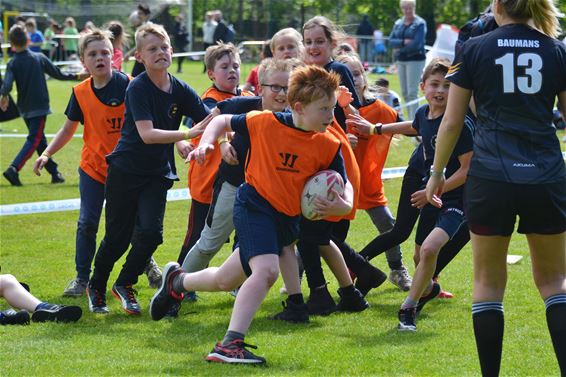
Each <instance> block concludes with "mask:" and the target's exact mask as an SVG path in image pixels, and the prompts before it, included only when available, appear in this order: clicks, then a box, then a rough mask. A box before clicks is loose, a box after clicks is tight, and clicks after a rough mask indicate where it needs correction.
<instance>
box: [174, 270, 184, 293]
mask: <svg viewBox="0 0 566 377" xmlns="http://www.w3.org/2000/svg"><path fill="white" fill-rule="evenodd" d="M183 280H185V273H180V274H179V275H177V276H175V277H174V278H173V283H172V284H171V285H172V286H173V290H174V291H175V293H183V292H185V286H184V284H183Z"/></svg>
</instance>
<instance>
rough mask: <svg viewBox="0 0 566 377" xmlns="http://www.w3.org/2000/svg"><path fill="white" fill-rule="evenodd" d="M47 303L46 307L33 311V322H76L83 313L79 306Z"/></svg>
mask: <svg viewBox="0 0 566 377" xmlns="http://www.w3.org/2000/svg"><path fill="white" fill-rule="evenodd" d="M48 305H49V307H47V308H42V309H37V310H36V311H35V312H33V314H32V315H31V320H32V321H34V322H47V321H50V322H77V321H78V320H79V319H80V318H81V316H82V315H83V310H82V309H81V308H80V306H65V305H54V304H48Z"/></svg>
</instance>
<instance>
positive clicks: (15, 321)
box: [0, 309, 29, 325]
mask: <svg viewBox="0 0 566 377" xmlns="http://www.w3.org/2000/svg"><path fill="white" fill-rule="evenodd" d="M0 325H29V313H28V312H26V311H25V310H20V311H15V310H14V309H7V310H4V311H2V312H0Z"/></svg>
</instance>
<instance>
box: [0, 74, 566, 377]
mask: <svg viewBox="0 0 566 377" xmlns="http://www.w3.org/2000/svg"><path fill="white" fill-rule="evenodd" d="M246 68H248V67H246ZM200 69H201V65H200V63H190V64H186V66H185V72H187V73H185V74H182V75H180V77H181V78H182V79H184V80H186V81H187V82H188V83H189V84H190V85H192V86H194V87H195V89H196V90H197V91H199V92H202V91H203V90H204V89H205V88H206V87H207V86H208V85H209V81H208V79H207V78H206V77H205V76H204V75H202V74H200ZM242 76H244V75H243V74H242ZM389 78H390V79H391V81H392V82H393V84H392V87H393V88H395V87H396V86H397V84H396V82H397V81H396V78H395V77H392V76H389ZM71 86H72V83H68V82H57V81H53V80H50V81H49V88H50V93H51V104H52V108H53V112H54V114H52V115H50V116H49V117H48V122H47V133H54V132H56V130H57V129H58V128H59V127H60V125H62V124H63V121H64V115H63V111H64V109H65V106H66V103H67V100H68V96H69V93H70V88H71ZM0 127H1V128H2V129H3V132H4V133H6V132H12V131H13V130H16V131H17V132H19V133H24V132H25V125H24V124H23V121H22V120H21V119H18V120H15V121H13V122H9V123H3V124H1V125H0ZM79 132H82V131H81V130H80V129H79ZM562 135H563V134H561V135H560V137H562ZM22 142H23V139H7V138H1V139H0V148H1V150H0V166H1V167H2V168H5V167H6V166H7V165H8V164H9V163H10V161H11V159H12V158H13V156H14V155H15V153H16V152H17V150H18V149H19V148H20V146H21V143H22ZM80 148H81V140H79V139H73V141H71V143H70V144H69V145H68V146H66V147H65V149H64V150H62V151H61V152H60V153H58V154H57V155H56V156H55V158H56V160H57V162H58V163H59V164H60V166H61V170H62V172H63V173H64V174H65V177H66V178H67V182H66V183H65V184H63V185H57V186H52V185H51V184H49V179H48V178H49V177H45V176H42V177H40V178H37V177H35V176H34V175H33V173H32V172H31V163H32V162H33V161H32V160H30V161H29V162H28V164H27V165H26V167H25V168H24V170H23V172H22V174H21V178H22V181H23V183H24V186H23V187H20V188H15V187H10V186H8V185H7V184H6V182H5V181H4V180H2V181H0V203H1V204H8V203H19V202H28V201H40V200H55V199H67V198H76V197H78V175H77V173H76V169H77V167H78V160H79V155H80ZM412 149H413V144H412V141H411V140H409V139H406V138H402V139H401V140H400V141H398V142H397V145H396V146H395V147H393V148H392V149H391V152H390V154H389V157H388V161H387V166H389V167H393V166H404V165H405V164H406V161H407V159H408V156H409V154H410V152H411V151H412ZM178 166H179V167H181V168H180V169H179V171H180V173H181V181H180V182H177V183H176V184H175V186H174V188H184V187H186V169H183V168H182V166H183V163H182V161H180V160H179V161H178ZM400 183H401V181H400V180H398V179H397V180H390V181H387V182H386V183H385V189H386V192H387V194H388V197H389V199H390V208H391V209H392V210H393V211H395V210H396V207H397V197H398V194H399V188H400ZM188 208H189V202H188V201H180V202H171V203H169V204H168V205H167V211H166V216H165V237H164V238H165V241H164V243H163V245H161V246H160V247H159V249H158V250H157V252H156V254H155V258H156V260H157V261H158V263H159V264H160V265H163V264H165V263H166V262H167V261H170V260H174V259H176V257H177V255H178V252H179V249H180V245H181V243H182V240H183V237H184V234H185V229H186V226H187V211H188ZM77 216H78V213H77V212H76V211H75V212H58V213H47V214H37V215H23V216H3V217H0V242H1V244H0V264H1V265H2V273H11V274H14V275H15V276H17V277H18V278H19V279H20V280H22V281H26V282H28V283H29V284H30V285H31V288H32V292H33V293H34V294H35V295H36V296H38V297H40V298H41V299H43V300H47V301H50V302H55V303H63V304H76V305H80V306H81V307H82V308H83V312H84V315H83V318H82V319H81V320H80V321H79V322H78V323H76V324H72V325H59V324H51V323H47V324H31V325H30V326H26V327H14V326H11V327H2V328H1V329H0V333H1V335H0V363H1V368H2V373H1V374H2V376H28V375H29V376H31V375H69V376H91V375H101V376H103V375H107V376H114V375H236V376H239V375H270V376H271V375H296V374H298V375H317V376H318V375H401V376H412V375H419V376H420V375H423V376H432V375H439V376H442V375H451V376H461V375H479V373H480V372H479V366H478V362H477V357H476V351H475V344H474V339H473V334H472V325H471V311H470V306H471V287H472V264H471V250H470V247H469V245H468V246H467V247H466V248H464V249H463V250H462V252H461V253H460V255H459V256H458V257H457V258H456V259H455V260H454V261H453V263H452V264H451V265H450V266H449V267H448V268H447V269H446V270H445V272H444V273H443V274H442V278H441V282H442V284H443V286H444V287H445V288H446V289H447V290H450V291H451V292H453V293H454V294H455V295H456V297H455V298H454V299H453V300H438V301H436V302H433V303H431V304H429V305H428V306H427V309H426V310H425V311H424V312H423V314H422V315H421V317H420V318H419V322H418V326H419V330H418V332H417V333H415V334H403V333H397V331H396V330H395V326H396V324H397V321H396V312H397V310H398V307H399V305H400V303H401V302H402V300H403V299H404V297H405V296H406V295H405V294H404V293H402V292H399V291H398V290H396V289H394V287H393V286H392V285H391V284H389V283H385V284H384V285H383V286H382V287H380V288H378V289H377V290H375V291H372V292H371V293H370V294H369V296H368V301H369V302H370V304H371V307H370V309H368V310H366V311H365V312H363V313H359V314H349V315H348V314H337V315H332V316H330V317H315V318H312V321H311V323H310V324H308V325H291V324H287V323H274V322H272V321H269V320H268V319H267V317H268V316H269V315H270V314H273V313H275V312H277V311H279V310H280V309H281V303H280V302H281V301H282V300H283V299H284V298H283V297H281V296H280V295H279V293H278V292H279V287H280V286H281V281H278V282H277V283H276V285H275V287H274V289H272V291H271V292H270V293H269V294H268V296H267V298H266V300H265V302H264V304H263V305H262V306H261V308H260V311H259V312H258V314H257V316H256V318H255V320H254V322H253V323H252V326H251V329H250V332H249V335H248V339H247V340H248V341H249V342H250V343H253V344H257V345H258V346H259V347H260V348H259V350H258V354H260V355H263V356H265V357H266V358H267V359H268V363H269V366H268V368H249V367H231V366H224V365H211V364H207V363H205V362H204V361H203V357H204V356H205V355H206V354H207V352H208V351H210V349H211V348H212V346H213V344H214V342H216V341H217V340H219V339H221V337H222V336H223V335H224V332H225V330H226V327H227V324H228V321H229V318H230V313H231V309H232V304H233V298H232V296H230V295H229V294H227V293H200V294H199V296H200V299H199V301H198V302H196V303H193V304H187V305H184V306H183V308H182V310H181V315H180V318H179V319H177V320H175V321H167V320H164V321H161V322H153V321H151V319H150V318H149V315H148V313H147V305H148V303H149V300H150V298H151V295H152V294H153V292H154V291H153V290H152V289H150V288H148V286H147V282H146V279H145V277H143V276H142V277H141V278H140V283H139V284H138V285H137V289H138V290H139V301H140V303H141V305H142V308H143V310H144V312H143V314H142V316H141V317H140V318H132V317H128V316H127V315H125V314H124V313H123V312H122V311H121V310H120V307H119V304H118V302H117V300H115V299H114V298H113V297H111V295H109V297H108V303H109V306H110V309H111V314H109V315H107V316H95V315H93V314H91V313H90V312H88V306H87V304H86V300H85V299H67V298H62V297H61V293H62V291H63V288H64V287H65V285H66V283H67V282H68V281H69V280H70V279H71V278H72V277H73V276H74V243H75V229H76V220H77ZM375 234H376V231H375V228H374V227H373V225H372V224H371V222H370V221H369V218H368V216H367V215H366V214H365V213H363V212H361V211H360V212H359V213H358V216H357V218H356V220H355V221H354V222H353V224H352V227H351V231H350V235H349V239H348V240H349V242H350V243H351V244H352V246H353V247H355V248H356V249H357V250H359V249H360V248H361V247H363V246H364V245H365V244H366V243H367V242H368V241H369V240H370V239H371V238H372V237H374V236H375ZM102 235H103V228H102V227H101V231H100V233H99V240H100V238H101V237H102ZM412 242H413V238H410V240H409V241H408V242H406V243H405V244H404V245H403V248H402V249H403V251H404V253H405V263H406V264H407V265H408V266H410V270H411V271H412V270H413V268H412V262H411V259H412V249H413V246H412ZM228 253H229V249H228V246H225V247H224V249H223V250H222V252H221V253H220V254H219V255H218V256H217V257H216V258H215V259H214V261H213V263H214V264H215V265H217V264H219V263H221V261H222V260H223V259H224V258H225V257H226V256H227V255H228ZM510 253H512V254H519V255H523V256H524V259H523V261H522V262H521V263H520V264H518V265H514V266H510V267H509V283H508V291H507V296H506V301H505V305H506V306H505V312H506V318H507V326H506V334H505V347H504V352H503V363H502V369H501V372H502V374H503V375H509V376H518V375H541V376H543V375H544V376H546V375H558V367H557V363H556V361H555V358H554V353H553V352H552V345H551V342H550V339H549V336H548V331H547V329H546V323H545V318H544V305H543V303H542V301H541V300H540V297H539V295H538V293H537V291H536V289H535V288H534V284H533V283H532V278H531V273H530V268H531V262H530V258H529V256H528V249H527V243H526V241H525V239H524V237H522V236H518V235H515V236H513V239H512V243H511V246H510ZM374 262H375V264H376V265H377V266H379V267H380V268H382V269H386V263H385V260H384V258H383V257H380V258H377V259H376V260H374ZM122 263H123V260H121V261H119V262H118V263H117V265H116V268H115V271H114V273H113V274H112V276H111V279H110V282H112V281H113V280H112V279H114V278H115V277H116V275H117V272H116V270H119V268H120V266H121V265H122ZM326 276H327V278H328V280H329V281H330V282H331V283H330V285H331V292H335V291H336V289H337V285H336V283H335V281H334V279H333V278H332V277H331V274H330V273H329V272H328V271H326ZM303 292H304V293H305V295H307V294H308V290H307V289H306V287H305V288H304V289H303ZM334 296H335V297H336V295H335V294H334ZM5 307H6V304H5V302H2V303H0V308H2V309H3V308H5Z"/></svg>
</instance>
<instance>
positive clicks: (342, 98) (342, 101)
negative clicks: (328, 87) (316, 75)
mask: <svg viewBox="0 0 566 377" xmlns="http://www.w3.org/2000/svg"><path fill="white" fill-rule="evenodd" d="M353 100H354V97H353V95H352V93H351V92H350V90H349V89H348V88H347V87H345V86H344V85H340V86H339V87H338V89H337V90H336V101H337V102H338V106H340V107H346V106H349V105H350V103H352V101H353Z"/></svg>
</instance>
